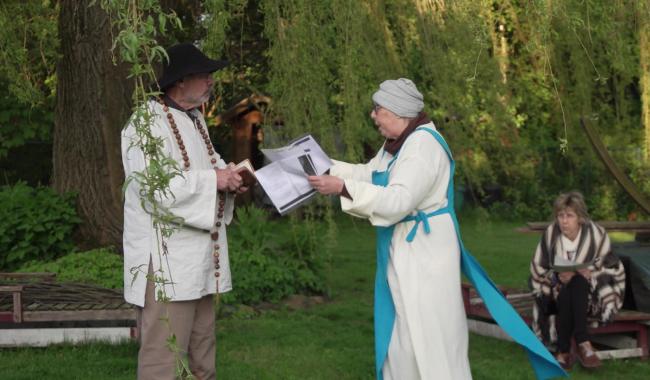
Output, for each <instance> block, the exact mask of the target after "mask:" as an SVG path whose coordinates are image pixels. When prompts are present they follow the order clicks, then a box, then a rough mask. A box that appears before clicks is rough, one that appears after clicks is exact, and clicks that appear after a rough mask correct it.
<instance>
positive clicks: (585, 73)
mask: <svg viewBox="0 0 650 380" xmlns="http://www.w3.org/2000/svg"><path fill="white" fill-rule="evenodd" d="M102 3H104V4H110V7H112V9H118V8H120V7H124V6H126V5H128V4H129V3H130V2H129V1H123V0H120V1H117V0H105V1H103V2H102ZM154 3H155V2H154ZM160 3H161V4H162V5H163V8H164V9H165V10H166V11H167V10H170V11H176V13H177V14H178V15H179V17H180V19H181V21H182V23H183V28H182V29H179V28H173V29H169V28H168V29H167V32H166V33H164V35H161V34H158V35H156V36H155V38H156V39H157V40H159V41H160V42H161V43H163V44H165V45H169V44H171V43H174V42H177V41H187V40H192V41H195V42H196V43H198V44H199V45H201V46H202V48H203V49H204V50H205V51H206V52H207V53H208V55H210V56H213V57H221V56H225V57H226V58H228V59H229V61H230V62H231V66H230V67H229V68H228V69H227V70H224V71H222V72H220V73H219V74H218V75H217V79H218V83H217V96H216V99H215V104H216V105H217V107H216V109H217V110H222V109H225V108H227V107H229V106H231V105H233V104H235V103H236V102H238V101H239V100H241V99H242V98H243V97H246V96H249V95H251V94H253V93H258V94H264V95H269V96H270V97H271V98H272V99H273V103H272V104H271V106H270V107H269V108H268V109H267V110H266V111H267V116H268V117H267V119H266V120H267V122H268V124H269V125H268V126H267V127H266V128H265V133H266V135H267V141H269V142H270V141H273V142H274V143H276V142H277V143H281V142H283V141H286V140H288V139H289V138H292V137H295V135H297V134H302V133H306V132H309V133H312V134H313V135H315V136H316V137H317V138H318V139H319V141H320V142H321V143H322V145H323V146H324V147H325V148H326V149H327V150H328V151H329V152H331V154H332V156H334V157H335V158H339V159H345V160H350V161H363V160H365V159H367V158H368V156H369V155H370V154H372V152H374V151H376V150H377V149H378V147H379V146H380V145H381V139H380V137H379V135H378V134H377V133H376V131H375V130H374V127H373V125H372V123H371V121H370V118H369V116H368V113H369V110H370V106H371V100H370V96H371V95H372V93H373V91H374V90H375V89H376V88H377V86H378V84H379V83H380V82H381V81H383V80H385V79H388V78H398V77H410V78H412V79H413V80H414V81H415V82H416V83H417V84H418V86H419V88H420V90H421V91H422V93H423V94H424V95H425V100H426V106H425V110H426V111H427V112H428V113H429V115H430V116H431V117H432V118H433V120H434V122H435V123H436V125H437V126H438V128H439V129H441V130H442V132H443V134H444V135H445V136H446V137H447V139H448V140H449V142H450V145H451V147H452V149H453V151H454V153H455V156H456V159H457V161H458V162H459V164H458V178H457V183H459V184H461V185H463V186H465V188H466V189H468V191H469V197H470V198H471V199H472V200H476V201H478V202H479V203H480V204H482V205H484V206H486V207H490V211H493V212H495V213H500V214H504V215H503V216H506V217H525V218H544V217H546V216H547V210H548V206H549V204H550V201H551V200H552V199H553V198H554V197H555V196H556V194H557V193H558V192H560V191H566V190H569V189H578V190H581V191H583V192H584V193H585V194H586V196H587V200H588V203H589V206H590V208H591V209H592V212H593V214H594V216H595V217H596V218H621V219H622V218H626V217H628V215H629V214H631V213H634V212H636V211H637V208H636V206H635V205H634V204H633V203H632V201H631V200H630V199H629V198H628V197H627V196H626V195H625V194H624V193H623V192H622V191H621V190H620V188H619V187H618V185H617V184H615V183H614V182H613V180H612V179H611V178H610V176H609V175H608V173H607V172H606V171H605V170H604V169H603V167H602V165H601V164H600V162H599V161H598V159H597V158H596V156H595V155H594V154H593V153H592V149H591V147H590V146H589V145H588V143H587V140H586V138H585V136H584V133H583V132H582V130H581V128H580V127H579V122H578V121H579V118H580V117H586V118H588V119H590V120H591V121H592V124H593V125H595V127H596V128H597V129H598V131H599V132H600V134H601V136H602V137H603V139H604V142H605V145H606V146H607V147H608V148H609V150H610V152H611V153H612V155H613V156H614V158H615V160H616V161H617V162H618V163H619V165H620V166H622V167H623V169H624V171H625V172H626V173H627V174H628V175H629V176H630V177H631V178H632V179H633V180H634V181H635V182H636V183H637V185H639V186H640V187H641V188H642V190H643V191H644V192H645V193H646V194H650V181H648V180H647V178H648V163H647V154H648V152H647V151H646V149H645V147H644V142H645V141H646V140H647V139H648V136H647V133H646V132H645V130H644V125H643V123H642V119H641V115H642V110H643V109H644V107H646V108H645V109H650V108H647V107H650V106H649V105H644V104H643V103H642V101H641V99H642V96H641V93H642V91H643V89H642V87H641V85H640V82H641V81H642V79H643V77H644V76H648V74H647V73H645V72H643V71H642V69H641V67H643V66H642V64H643V62H641V57H642V56H643V54H642V53H644V54H646V55H647V56H650V54H649V53H648V52H649V51H650V46H648V42H647V41H645V40H643V39H641V38H640V33H641V31H642V30H644V29H643V28H648V26H647V25H648V24H649V23H648V22H647V21H645V20H647V19H650V6H648V4H647V2H644V1H641V0H633V1H625V2H622V1H606V0H566V1H559V2H558V1H551V0H535V1H526V2H523V1H514V0H510V1H494V0H479V1H476V0H455V1H443V0H436V1H434V0H359V1H345V0H331V1H304V0H237V1H225V0H204V1H200V0H184V1H179V2H160ZM57 12H58V2H52V1H47V0H43V1H34V2H21V1H17V0H10V1H6V2H3V3H2V4H1V5H0V26H3V27H2V28H0V33H1V34H2V37H3V38H1V39H0V83H3V84H6V86H7V90H8V91H7V94H8V96H9V97H8V98H3V99H0V127H1V128H0V137H2V138H1V139H0V156H2V155H3V154H6V150H7V149H9V148H11V147H13V146H17V145H20V144H23V143H25V142H26V141H27V140H29V139H32V138H39V139H47V138H49V137H48V133H49V131H50V130H51V112H52V110H53V106H54V102H53V93H54V91H53V90H54V87H55V85H56V77H55V75H54V68H55V65H56V60H57V46H58V41H57V36H56V21H57V20H56V15H57ZM147 38H149V37H147ZM644 41H645V42H644ZM646 64H647V63H646ZM645 127H646V128H649V129H648V130H650V126H645ZM228 131H229V130H228V129H227V128H226V129H221V130H220V133H218V135H219V136H221V137H225V138H227V137H228V136H227V135H228ZM221 145H225V144H223V143H222V144H221Z"/></svg>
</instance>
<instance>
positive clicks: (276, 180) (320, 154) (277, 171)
mask: <svg viewBox="0 0 650 380" xmlns="http://www.w3.org/2000/svg"><path fill="white" fill-rule="evenodd" d="M262 153H264V155H265V156H266V158H267V159H268V160H269V161H271V163H270V164H268V165H266V166H265V167H263V168H261V169H259V170H257V171H256V172H255V175H256V177H257V180H258V182H259V183H260V185H261V186H262V187H263V188H264V191H265V192H266V194H267V195H268V196H269V198H270V199H271V202H273V205H274V206H275V208H276V209H277V210H278V212H279V213H280V214H281V215H284V214H286V213H288V212H289V211H291V210H293V209H294V208H296V207H298V206H300V205H301V204H303V203H305V202H306V201H307V200H309V199H310V198H311V197H312V196H314V195H315V194H316V190H314V189H313V188H312V187H311V186H310V185H309V182H308V181H307V176H310V175H321V174H324V173H325V172H326V171H327V170H328V169H329V168H330V167H331V166H332V161H331V160H330V158H329V157H327V155H326V154H325V152H324V151H323V149H321V147H320V146H319V145H318V143H317V142H316V140H314V138H313V137H311V135H307V136H304V137H300V138H298V139H296V140H293V141H292V142H290V143H289V144H288V145H287V146H285V147H282V148H278V149H262Z"/></svg>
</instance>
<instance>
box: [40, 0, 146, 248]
mask: <svg viewBox="0 0 650 380" xmlns="http://www.w3.org/2000/svg"><path fill="white" fill-rule="evenodd" d="M89 3H90V0H62V1H61V3H60V7H61V8H60V14H59V37H60V39H61V55H62V57H61V60H60V62H59V64H58V67H57V80H58V82H57V94H56V97H57V104H56V114H55V125H54V136H53V165H54V167H53V179H52V182H53V187H54V189H56V190H57V191H59V192H65V191H74V192H77V193H78V194H79V196H78V203H77V207H78V213H79V216H80V217H81V219H82V224H81V226H80V231H79V232H80V243H81V245H82V246H84V247H85V248H90V247H98V246H107V245H113V246H116V247H121V245H122V244H121V242H122V195H121V185H122V182H123V180H124V173H123V169H122V165H121V159H120V139H119V137H120V130H121V128H122V126H123V125H124V124H125V122H126V120H127V118H128V116H129V113H130V109H131V105H130V104H131V93H132V89H133V86H132V83H131V82H130V81H127V79H126V76H127V71H126V68H125V67H124V65H122V66H115V65H113V61H112V55H111V44H112V37H111V23H110V20H109V17H108V15H107V14H106V12H104V11H103V10H102V9H101V8H100V7H99V5H97V4H95V5H93V6H89Z"/></svg>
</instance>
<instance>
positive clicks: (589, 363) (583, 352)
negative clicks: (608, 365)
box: [578, 341, 602, 368]
mask: <svg viewBox="0 0 650 380" xmlns="http://www.w3.org/2000/svg"><path fill="white" fill-rule="evenodd" d="M578 360H579V361H580V364H581V365H582V366H583V367H585V368H598V367H600V365H601V364H602V363H601V361H600V359H599V358H598V356H597V355H596V350H594V347H593V346H592V345H591V342H589V341H586V342H582V343H580V344H579V345H578Z"/></svg>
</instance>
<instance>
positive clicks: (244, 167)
mask: <svg viewBox="0 0 650 380" xmlns="http://www.w3.org/2000/svg"><path fill="white" fill-rule="evenodd" d="M235 171H236V172H237V174H239V175H240V176H241V178H242V181H243V183H244V186H246V187H251V186H253V185H254V184H255V183H256V182H257V178H255V169H254V168H253V165H252V164H251V162H250V161H249V160H248V158H247V159H245V160H243V161H242V162H240V163H238V164H237V165H235Z"/></svg>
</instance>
